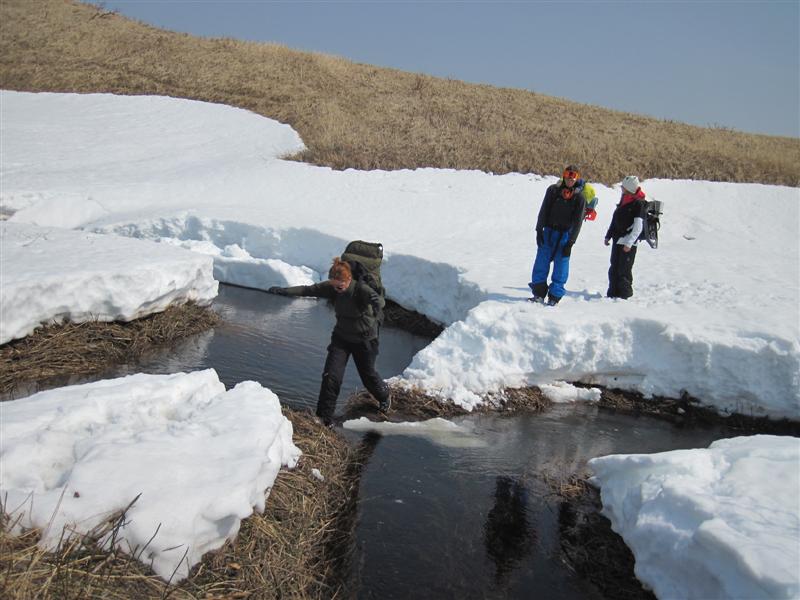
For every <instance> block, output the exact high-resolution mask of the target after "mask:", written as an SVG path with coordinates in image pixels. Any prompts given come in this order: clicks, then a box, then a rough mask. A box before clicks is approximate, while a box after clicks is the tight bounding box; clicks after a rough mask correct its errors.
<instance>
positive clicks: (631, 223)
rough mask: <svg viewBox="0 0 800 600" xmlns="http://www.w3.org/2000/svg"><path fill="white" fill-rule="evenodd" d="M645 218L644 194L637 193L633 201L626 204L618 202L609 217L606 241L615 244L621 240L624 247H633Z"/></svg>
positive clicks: (645, 204) (645, 203)
mask: <svg viewBox="0 0 800 600" xmlns="http://www.w3.org/2000/svg"><path fill="white" fill-rule="evenodd" d="M646 218H647V200H646V199H645V195H644V193H639V194H638V195H636V196H635V199H634V200H633V201H631V202H628V203H626V204H623V203H622V201H620V203H619V204H617V207H616V208H615V209H614V215H613V216H612V217H611V225H609V227H608V231H607V232H606V239H607V240H614V243H615V244H616V243H618V242H619V241H620V240H622V241H623V242H624V245H625V246H635V245H636V242H637V241H638V239H639V234H640V233H641V231H642V226H643V223H644V219H646ZM636 219H639V221H636Z"/></svg>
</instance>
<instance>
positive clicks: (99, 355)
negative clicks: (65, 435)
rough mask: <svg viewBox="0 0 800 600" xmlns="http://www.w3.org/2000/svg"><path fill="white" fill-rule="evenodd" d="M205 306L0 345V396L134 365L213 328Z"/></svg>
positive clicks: (64, 327) (70, 326) (56, 328)
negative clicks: (160, 349)
mask: <svg viewBox="0 0 800 600" xmlns="http://www.w3.org/2000/svg"><path fill="white" fill-rule="evenodd" d="M218 321H219V317H218V316H217V314H216V313H215V312H213V311H212V310H211V309H210V308H204V307H200V306H197V305H196V304H192V303H188V304H184V305H180V306H171V307H169V308H167V310H165V311H163V312H160V313H156V314H153V315H150V316H147V317H144V318H141V319H136V320H135V321H130V322H128V323H122V322H112V323H106V322H101V321H87V322H85V323H66V324H60V325H48V326H45V327H40V328H38V329H36V330H35V331H34V332H33V333H32V334H31V335H29V336H27V337H24V338H22V339H19V340H14V341H11V342H8V343H7V344H3V345H2V346H0V394H3V395H9V394H10V395H13V394H14V393H15V391H20V392H22V393H23V395H24V394H25V393H26V392H28V391H29V390H27V389H25V387H26V386H31V385H34V382H36V384H35V386H36V387H48V383H47V382H48V381H52V382H53V383H54V384H63V383H65V381H64V380H66V379H68V378H70V377H74V376H85V375H89V374H92V373H99V372H102V371H104V370H106V369H108V368H109V367H111V366H113V365H115V364H122V363H126V362H133V361H135V360H136V359H138V358H140V357H141V356H142V355H143V354H144V353H145V352H147V351H149V350H152V349H153V348H156V347H158V346H164V345H166V344H170V343H173V342H175V341H177V340H179V339H182V338H184V337H186V336H189V335H193V334H195V333H199V332H200V331H204V330H206V329H208V328H209V327H213V326H214V325H215V324H216V323H217V322H218Z"/></svg>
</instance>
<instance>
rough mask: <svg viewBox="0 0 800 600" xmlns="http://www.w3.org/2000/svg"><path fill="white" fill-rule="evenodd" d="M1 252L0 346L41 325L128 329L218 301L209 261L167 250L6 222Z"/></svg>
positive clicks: (0, 226)
mask: <svg viewBox="0 0 800 600" xmlns="http://www.w3.org/2000/svg"><path fill="white" fill-rule="evenodd" d="M0 246H2V253H0V273H2V286H0V305H2V310H0V344H4V343H6V342H8V341H10V340H13V339H17V338H21V337H24V336H26V335H28V334H30V333H32V332H33V330H34V329H35V328H36V327H38V326H39V325H42V324H49V323H52V322H56V323H60V322H63V321H74V322H81V321H89V320H92V319H97V320H100V321H115V320H122V321H130V320H132V319H137V318H139V317H143V316H145V315H148V314H151V313H155V312H160V311H163V310H164V309H166V308H167V307H168V306H170V305H172V304H182V303H185V302H188V301H192V302H196V303H198V304H201V305H207V304H210V303H211V301H212V300H213V299H214V297H215V296H216V295H217V287H218V283H217V281H215V280H214V277H213V274H212V262H211V260H210V259H209V258H208V257H204V256H201V255H199V254H196V253H193V252H187V251H185V250H181V249H178V248H173V247H169V246H166V245H159V244H154V243H152V242H147V241H142V240H133V239H129V238H122V237H117V236H111V235H98V234H94V233H86V232H81V231H70V230H66V229H57V228H52V227H37V226H34V225H25V224H19V223H9V222H3V223H0Z"/></svg>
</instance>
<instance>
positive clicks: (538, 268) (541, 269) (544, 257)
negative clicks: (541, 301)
mask: <svg viewBox="0 0 800 600" xmlns="http://www.w3.org/2000/svg"><path fill="white" fill-rule="evenodd" d="M553 233H556V232H554V231H552V230H551V229H547V228H545V230H544V233H543V237H544V243H543V244H542V245H541V246H539V247H538V248H537V249H536V259H535V260H534V261H533V270H532V271H531V282H530V283H529V284H528V287H530V288H531V291H532V292H533V295H534V296H536V297H537V298H544V297H545V296H546V295H547V276H548V275H549V274H550V260H551V259H552V256H553V241H554V240H553V235H552V234H553Z"/></svg>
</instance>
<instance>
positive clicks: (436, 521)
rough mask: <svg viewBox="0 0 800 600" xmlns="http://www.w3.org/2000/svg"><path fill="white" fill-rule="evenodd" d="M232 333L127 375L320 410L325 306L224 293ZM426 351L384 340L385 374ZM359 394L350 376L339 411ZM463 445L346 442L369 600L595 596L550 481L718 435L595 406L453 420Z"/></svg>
mask: <svg viewBox="0 0 800 600" xmlns="http://www.w3.org/2000/svg"><path fill="white" fill-rule="evenodd" d="M216 308H217V310H219V312H220V313H221V314H222V317H223V320H224V322H223V323H222V324H220V325H219V326H218V327H216V328H215V329H214V330H213V331H209V332H206V333H204V334H201V335H199V336H195V337H194V338H192V339H190V340H188V341H186V342H184V343H182V344H181V345H179V346H178V347H177V348H173V349H171V350H170V351H168V352H162V353H159V354H155V355H151V356H150V357H149V358H148V359H147V360H145V361H144V362H143V363H140V364H137V365H135V366H133V367H130V370H131V371H134V370H135V371H144V372H150V373H168V372H176V371H186V370H194V369H200V368H207V367H213V368H214V369H216V370H217V372H218V374H219V376H220V379H221V380H222V381H223V382H224V383H225V384H226V385H227V386H229V387H231V386H233V385H235V384H236V383H238V382H240V381H243V380H248V379H249V380H254V381H258V382H260V383H261V384H263V385H264V386H266V387H269V388H270V389H272V390H273V391H274V392H275V393H277V394H278V396H279V397H280V398H281V400H282V401H283V402H285V403H287V404H288V405H290V406H293V407H295V408H314V406H315V405H316V397H317V392H318V389H319V381H320V375H321V371H322V365H323V363H324V359H325V349H326V346H327V344H328V340H329V338H330V332H331V329H332V327H333V322H334V315H333V311H332V310H331V308H330V307H329V306H328V305H327V304H326V303H325V302H323V301H318V300H314V299H306V298H296V299H290V298H285V297H280V296H272V295H269V294H265V293H260V292H256V291H252V290H246V289H241V288H235V287H230V286H221V287H220V294H219V297H218V299H217V301H216ZM429 341H430V340H428V339H425V338H421V337H418V336H413V335H410V334H408V333H405V332H403V331H399V330H396V329H392V328H385V329H384V331H383V332H382V334H381V353H380V355H379V357H378V361H377V368H378V371H379V372H380V373H381V375H382V376H383V377H384V378H388V377H391V376H394V375H398V374H399V373H401V372H402V371H403V370H404V369H405V367H406V366H407V365H408V364H409V362H410V361H411V359H412V357H413V356H414V354H416V352H418V351H419V350H420V349H422V348H423V347H424V346H425V345H427V344H428V343H429ZM359 387H360V382H359V380H358V376H357V374H356V372H355V367H354V366H353V365H352V363H351V364H350V365H348V371H347V374H346V377H345V382H344V385H343V387H342V395H341V397H340V400H339V403H340V407H339V408H340V409H341V405H342V404H343V402H344V399H345V398H346V397H347V395H349V393H350V392H352V391H355V390H356V389H358V388H359ZM456 421H457V422H458V423H459V424H460V425H461V426H462V429H463V432H462V433H461V434H460V435H457V436H442V435H436V436H419V435H415V436H408V435H384V436H382V437H377V436H371V435H369V434H364V433H357V432H354V431H349V430H343V433H344V435H346V436H347V438H348V439H349V440H350V441H352V443H354V444H357V443H362V444H366V446H367V447H368V456H369V460H368V462H367V464H366V466H365V468H364V470H363V473H362V480H361V487H360V498H359V502H358V516H357V525H356V533H355V540H354V544H356V547H355V549H354V560H353V562H352V566H351V571H352V572H351V573H349V576H348V577H347V580H348V581H349V582H350V585H349V587H350V589H351V591H352V592H353V594H354V595H355V596H356V597H359V598H381V599H385V598H412V597H413V598H532V597H540V598H562V599H569V598H575V599H577V598H597V597H598V596H597V592H595V591H594V589H593V588H592V587H591V586H589V585H588V584H587V583H586V582H584V581H582V580H581V579H580V578H579V577H578V576H576V574H575V573H574V572H572V571H571V570H570V569H569V568H568V567H567V566H565V565H564V564H563V563H562V561H561V560H560V559H559V552H558V548H559V527H558V514H557V512H558V508H557V504H558V502H557V499H556V498H554V497H553V495H552V493H551V490H550V489H549V488H548V487H547V485H546V484H545V482H544V480H543V478H542V475H543V474H545V473H549V474H553V475H556V476H558V475H563V474H565V473H573V472H576V471H580V470H582V469H583V468H584V467H585V464H586V461H587V460H588V459H590V458H592V457H595V456H602V455H606V454H613V453H633V452H657V451H665V450H672V449H677V448H693V447H705V446H707V445H708V444H709V443H710V442H711V441H713V440H715V439H718V438H720V437H723V436H724V434H723V433H721V432H720V431H719V430H716V429H678V428H675V427H674V426H672V425H670V424H668V423H665V422H661V421H657V420H654V419H650V418H644V417H642V418H637V417H634V416H626V415H619V414H614V413H611V412H608V411H603V410H600V409H598V408H597V407H595V406H591V405H586V404H565V405H556V406H555V407H554V408H553V409H552V410H549V411H547V412H545V413H543V414H521V415H480V416H477V415H476V416H469V417H463V418H459V419H457V420H456Z"/></svg>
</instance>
